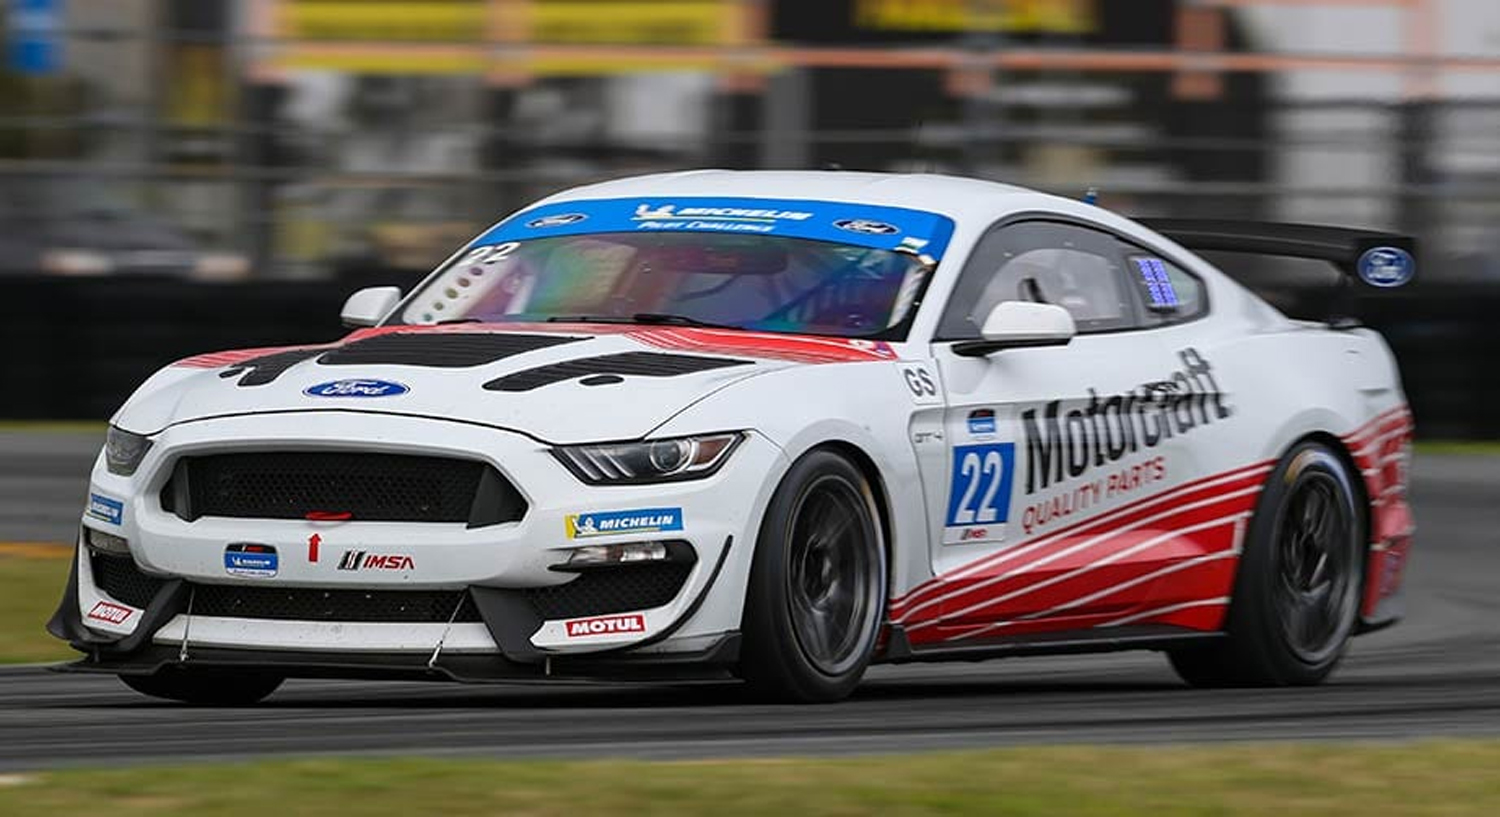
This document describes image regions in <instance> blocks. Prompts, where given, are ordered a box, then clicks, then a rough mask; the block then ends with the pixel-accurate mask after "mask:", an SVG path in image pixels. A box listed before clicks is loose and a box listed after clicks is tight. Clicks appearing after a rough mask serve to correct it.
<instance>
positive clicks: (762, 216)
mask: <svg viewBox="0 0 1500 817" xmlns="http://www.w3.org/2000/svg"><path fill="white" fill-rule="evenodd" d="M812 217H813V214H812V213H806V212H803V211H801V210H763V209H755V208H750V207H680V208H679V207H678V206H677V205H675V204H663V205H660V206H657V207H652V206H651V205H650V204H640V205H638V206H637V207H636V208H635V220H636V221H660V220H664V219H683V218H686V219H694V218H712V219H736V220H746V221H781V220H786V221H806V220H808V219H810V218H812Z"/></svg>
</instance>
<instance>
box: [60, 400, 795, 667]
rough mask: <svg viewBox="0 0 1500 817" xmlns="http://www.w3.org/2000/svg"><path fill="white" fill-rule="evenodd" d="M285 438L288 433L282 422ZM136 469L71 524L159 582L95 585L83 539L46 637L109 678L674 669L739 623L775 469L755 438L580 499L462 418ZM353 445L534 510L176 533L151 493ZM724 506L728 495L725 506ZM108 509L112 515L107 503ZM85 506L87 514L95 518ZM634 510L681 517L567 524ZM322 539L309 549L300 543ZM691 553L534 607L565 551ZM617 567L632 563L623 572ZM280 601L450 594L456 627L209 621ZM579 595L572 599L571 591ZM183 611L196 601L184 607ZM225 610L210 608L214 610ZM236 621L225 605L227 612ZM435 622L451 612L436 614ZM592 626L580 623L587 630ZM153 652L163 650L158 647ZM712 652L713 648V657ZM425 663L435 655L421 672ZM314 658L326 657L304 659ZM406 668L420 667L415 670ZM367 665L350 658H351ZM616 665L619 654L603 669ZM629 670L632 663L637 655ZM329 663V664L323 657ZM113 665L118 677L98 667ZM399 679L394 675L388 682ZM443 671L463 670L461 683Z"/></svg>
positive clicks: (332, 433)
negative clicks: (221, 466) (477, 482)
mask: <svg viewBox="0 0 1500 817" xmlns="http://www.w3.org/2000/svg"><path fill="white" fill-rule="evenodd" d="M289 427H290V428H294V429H295V435H293V436H289V435H288V434H287V430H288V428H289ZM153 442H154V444H153V447H152V449H151V451H150V453H149V454H148V456H147V458H146V460H145V461H144V462H143V463H142V465H141V468H140V469H139V471H138V472H137V475H136V476H134V477H131V478H124V477H118V476H115V475H112V474H108V473H107V472H106V471H105V470H104V469H103V468H102V467H96V468H95V473H94V478H93V482H92V484H91V487H90V493H91V495H93V496H95V497H103V498H104V499H105V500H106V507H105V513H103V514H100V513H97V512H91V513H89V514H86V515H85V516H84V520H83V524H84V526H85V528H86V529H92V530H96V531H102V532H104V533H107V534H110V535H112V536H118V537H122V538H124V539H125V540H127V541H128V542H129V546H130V549H131V554H130V556H128V557H123V558H126V559H128V560H129V562H128V565H129V567H130V568H131V569H133V570H136V571H138V572H139V573H140V574H141V575H142V576H144V577H146V578H148V579H149V580H150V581H152V582H154V584H152V585H151V588H152V589H151V590H149V591H147V593H146V595H147V596H149V600H148V599H147V598H145V597H142V596H141V594H140V593H139V592H137V594H136V597H134V598H130V599H125V598H120V597H119V595H121V594H117V595H111V593H110V592H109V589H108V587H107V586H103V585H106V584H107V583H101V582H100V581H99V577H98V576H96V575H95V573H96V565H97V563H98V560H99V559H100V558H121V557H102V556H101V555H100V554H94V553H91V552H90V551H89V549H88V547H87V544H86V543H85V542H80V547H79V551H78V556H77V559H76V560H75V564H74V568H73V569H74V576H73V578H72V580H71V581H70V586H69V594H70V596H71V598H69V599H65V600H64V603H63V605H62V607H61V608H60V609H59V611H58V615H57V616H56V617H54V620H53V622H52V626H51V629H52V630H53V632H54V634H55V635H58V636H59V637H62V638H65V639H67V640H68V641H70V642H72V643H73V645H74V646H75V647H77V648H78V649H80V650H83V651H85V652H88V653H89V654H90V655H91V658H92V665H95V666H100V667H102V666H111V667H118V666H119V665H120V661H121V660H123V659H124V657H125V656H128V655H136V654H139V655H147V654H150V655H155V654H157V653H158V652H160V650H161V649H166V650H168V651H175V652H176V653H183V652H184V645H185V660H189V661H193V660H195V656H196V657H201V656H203V655H207V654H210V652H211V651H222V650H238V651H245V652H246V653H249V652H251V651H254V652H257V653H261V654H268V653H270V654H280V653H289V654H290V655H289V660H290V662H291V663H293V664H295V663H297V662H298V660H299V659H298V656H302V657H303V658H305V659H306V661H305V662H304V663H307V664H308V666H313V665H315V664H316V665H329V662H328V661H327V660H326V659H327V657H328V656H350V655H355V656H361V655H362V656H393V655H394V656H402V658H401V660H399V661H397V662H395V664H394V665H393V666H394V667H396V668H397V669H400V668H403V667H407V666H408V665H411V666H418V667H420V668H422V672H433V671H438V672H443V671H444V670H441V669H440V668H441V667H442V666H443V664H442V661H444V660H449V659H452V660H457V659H458V657H461V656H477V657H480V659H481V662H482V661H483V660H484V658H485V657H488V658H490V659H494V658H496V657H498V658H502V659H504V661H505V662H509V663H513V664H516V665H518V666H523V667H526V668H527V670H526V671H528V672H529V671H532V670H534V669H536V668H537V667H541V668H542V670H543V671H545V669H546V667H547V666H548V665H549V664H552V665H554V666H555V665H556V664H557V661H556V659H561V658H565V657H570V656H573V657H577V656H584V655H588V656H593V658H594V659H599V658H601V657H607V656H614V657H618V656H619V655H621V654H623V653H624V652H625V651H630V652H631V653H633V654H639V655H649V656H654V657H655V658H656V659H657V660H658V661H667V662H670V661H672V660H673V659H672V658H671V656H673V655H703V654H706V653H707V652H708V651H713V650H720V649H722V648H721V646H720V645H722V644H723V643H724V642H725V640H726V638H729V637H730V636H731V635H732V634H733V633H734V632H736V631H737V630H738V627H739V616H740V611H741V610H742V608H743V587H744V580H745V577H746V575H747V574H748V567H749V565H748V563H749V559H748V557H749V553H748V548H744V547H740V548H735V547H734V546H733V543H734V542H736V541H738V542H752V541H753V539H754V537H753V533H752V530H753V526H754V525H755V522H756V520H758V519H759V518H760V515H761V511H762V509H763V507H764V504H765V503H766V502H767V501H768V500H769V491H770V486H774V484H775V477H776V475H777V474H778V473H779V472H780V471H781V470H783V469H784V467H785V462H784V457H783V455H782V454H781V451H780V449H779V448H777V447H776V446H775V445H773V444H772V443H770V442H769V441H767V440H765V439H764V438H762V437H759V436H758V435H755V434H753V433H752V434H750V435H749V437H748V439H746V440H745V442H744V443H743V444H742V445H741V446H739V448H738V450H736V452H735V453H734V455H733V457H732V458H731V460H730V462H728V463H727V464H726V466H725V467H724V468H723V469H722V470H721V471H720V472H719V473H717V474H715V475H713V476H711V477H709V478H707V479H704V480H698V481H690V482H679V483H669V484H663V485H638V486H618V487H616V486H608V487H593V486H585V485H583V484H581V483H579V482H578V481H577V480H576V479H575V478H574V477H573V476H572V475H571V474H570V473H568V472H567V471H566V469H564V468H563V467H562V466H561V465H560V464H559V463H558V462H557V461H556V460H555V459H554V458H553V457H552V456H551V454H550V453H549V452H548V449H547V447H546V446H545V445H542V444H540V443H537V442H536V441H534V440H531V439H530V438H527V437H525V436H523V435H520V434H515V433H512V432H505V431H500V430H496V429H492V428H487V427H480V426H474V425H470V424H464V423H456V422H448V421H441V420H431V419H424V418H412V417H394V416H387V415H357V414H355V413H350V412H317V413H305V414H298V415H297V416H296V419H295V423H291V422H288V418H286V417H285V416H281V417H257V416H247V417H233V418H223V419H218V420H210V421H201V422H194V423H187V424H184V425H181V426H176V427H173V428H170V429H168V430H166V431H164V432H162V433H161V434H159V435H157V436H156V437H155V438H154V440H153ZM299 449H300V450H357V451H380V452H389V453H414V454H426V455H438V456H453V457H462V458H470V459H474V458H478V459H483V460H485V461H487V462H488V463H489V464H491V465H492V466H494V467H495V468H496V469H497V470H499V471H500V472H501V473H502V474H504V475H505V476H506V477H507V478H508V479H510V480H511V481H512V483H514V485H515V486H516V487H517V488H518V489H519V490H520V491H521V492H522V494H523V495H524V496H525V498H526V500H527V502H528V505H529V509H528V512H527V514H526V516H525V518H524V519H522V520H521V521H519V522H513V523H504V524H500V525H493V526H489V527H483V528H475V529H469V528H466V527H465V526H464V525H463V524H427V523H423V524H412V523H387V522H358V521H350V522H332V523H331V522H324V521H316V522H315V521H305V520H284V519H282V520H275V519H264V520H262V519H256V520H250V519H227V518H208V517H205V518H200V519H197V520H195V521H192V522H188V521H184V520H183V519H180V518H178V517H177V516H176V515H174V514H172V513H170V512H168V511H166V510H164V509H163V508H162V506H161V501H160V498H159V497H160V492H161V489H162V486H163V485H164V484H165V483H166V481H167V479H168V478H169V476H170V474H171V471H172V466H173V464H174V462H175V460H176V459H177V458H178V457H180V456H183V455H185V454H189V453H194V454H197V453H204V452H222V451H232V450H299ZM727 497H732V498H734V499H733V501H728V502H726V501H725V498H727ZM110 502H114V503H118V510H115V511H112V510H110V508H109V507H108V503H110ZM93 504H94V503H93V502H92V501H91V507H92V506H93ZM638 508H673V509H677V512H678V514H679V515H680V519H681V522H682V524H681V530H672V531H670V532H664V533H650V534H643V533H639V532H637V533H629V532H626V533H616V534H599V535H593V536H587V537H580V536H575V535H574V527H573V526H571V525H570V524H569V523H568V519H569V517H570V516H574V515H577V514H586V513H609V512H618V511H629V510H632V509H638ZM313 536H317V537H318V539H319V548H318V550H320V551H321V552H317V553H316V554H315V551H314V550H313V549H312V548H310V546H309V543H308V542H309V539H310V538H311V537H313ZM667 538H670V539H674V540H678V541H685V542H687V543H689V545H690V546H691V548H692V551H693V553H695V554H696V561H695V562H694V563H693V564H692V565H691V568H690V570H688V572H687V575H686V578H685V579H683V580H682V582H681V587H680V590H678V591H677V592H676V593H675V595H673V596H672V598H670V600H668V601H666V602H665V603H662V604H658V605H656V606H654V607H650V608H645V609H633V610H620V609H618V604H616V605H615V606H614V607H613V608H611V609H609V610H608V611H607V612H602V613H600V614H598V615H597V616H596V615H590V614H589V612H588V610H587V609H586V604H585V606H583V607H579V606H578V605H576V604H574V605H572V606H567V605H564V607H566V608H567V609H565V610H562V612H561V613H559V609H560V608H558V607H557V605H555V604H553V605H551V606H549V605H547V604H542V603H539V602H538V598H539V594H545V593H547V592H550V591H547V590H545V589H546V588H557V587H559V586H560V585H564V584H565V583H568V582H569V581H570V580H573V579H574V574H571V573H566V572H559V571H557V570H552V569H549V568H552V567H554V566H556V565H558V564H560V563H562V562H564V561H566V558H567V556H568V553H569V552H570V551H572V550H573V549H575V548H578V547H583V546H588V545H600V544H614V543H623V542H630V541H642V540H652V539H667ZM245 542H252V543H259V544H262V545H267V546H270V547H274V548H275V549H276V551H277V553H278V556H279V564H278V565H277V569H276V571H275V575H273V576H264V575H263V576H257V577H245V576H236V575H230V574H229V573H227V572H226V567H225V550H226V547H227V546H228V545H229V544H232V543H245ZM349 551H354V552H363V553H366V554H380V555H392V556H407V557H410V561H407V562H405V563H404V565H405V566H404V567H403V568H402V569H398V570H379V571H349V570H341V569H340V563H341V561H342V562H345V563H347V560H346V559H344V554H346V553H347V552H349ZM621 569H622V570H624V569H627V568H621ZM268 589H269V590H270V591H271V594H272V595H273V596H274V594H275V593H283V594H285V595H286V596H287V597H288V598H289V599H290V598H293V597H301V598H305V597H307V596H309V595H312V596H318V595H319V594H322V595H336V594H343V595H346V596H347V595H350V594H355V595H360V594H363V595H366V596H369V597H371V598H376V597H382V598H384V597H390V598H399V597H400V594H403V593H419V594H427V595H428V596H431V595H433V594H437V593H447V594H450V595H449V597H450V598H453V599H461V600H462V608H460V607H459V606H455V607H454V610H453V612H454V614H453V615H451V616H446V617H443V616H439V617H436V618H431V619H429V620H421V621H412V620H406V621H394V622H393V621H388V620H341V619H339V618H337V617H334V618H330V617H329V616H328V615H326V614H325V615H320V616H317V617H316V618H317V620H297V619H295V618H288V617H287V616H286V615H281V614H277V615H275V616H274V617H267V618H260V617H255V616H253V615H225V614H223V611H222V609H220V611H219V613H220V614H217V615H207V614H205V613H204V611H205V610H207V609H209V607H210V605H208V604H207V603H206V601H205V600H206V599H209V598H210V597H213V598H217V597H221V596H224V595H226V594H229V595H234V594H237V593H238V594H244V595H251V594H259V596H261V597H264V596H265V595H266V594H267V592H268ZM575 595H577V594H575ZM195 599H196V600H197V604H198V606H197V607H196V612H195V608H194V603H195ZM223 606H224V605H222V604H220V605H219V607H220V608H223ZM237 609H238V608H237ZM444 609H445V610H446V608H444ZM589 625H592V626H589ZM159 648H160V649H159ZM716 654H717V653H716ZM434 655H436V656H437V659H436V660H433V656H434ZM317 656H322V657H323V658H316V657H317ZM418 659H419V660H418ZM359 660H363V659H359ZM610 660H614V658H610ZM633 660H639V659H633ZM332 664H333V665H337V664H339V662H338V661H334V662H332ZM111 671H113V670H111ZM401 671H404V670H401ZM449 674H451V675H455V676H457V675H466V676H467V675H472V674H473V673H472V672H470V671H465V672H461V673H460V672H450V673H449Z"/></svg>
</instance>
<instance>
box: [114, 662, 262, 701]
mask: <svg viewBox="0 0 1500 817" xmlns="http://www.w3.org/2000/svg"><path fill="white" fill-rule="evenodd" d="M120 680H121V681H123V682H125V686H128V687H130V688H131V689H133V690H135V691H136V692H139V693H141V694H143V695H150V696H151V697H153V698H165V699H167V700H169V701H181V702H182V703H187V704H195V705H198V706H242V705H245V704H253V703H257V702H259V701H261V700H262V699H264V698H265V697H266V696H267V695H270V694H271V693H272V692H275V691H276V688H277V687H279V686H281V683H282V681H283V680H285V679H283V678H282V677H281V676H279V675H266V674H263V673H257V672H235V671H230V670H207V669H178V668H174V667H167V668H165V669H162V670H159V671H157V672H156V674H154V675H121V676H120Z"/></svg>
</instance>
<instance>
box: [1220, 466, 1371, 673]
mask: <svg viewBox="0 0 1500 817" xmlns="http://www.w3.org/2000/svg"><path fill="white" fill-rule="evenodd" d="M1314 473H1321V474H1326V475H1329V476H1331V477H1332V478H1333V479H1334V481H1335V483H1336V484H1337V485H1338V486H1339V490H1338V492H1337V494H1338V499H1339V501H1340V502H1341V503H1343V504H1344V505H1345V509H1346V512H1347V513H1348V514H1349V519H1350V525H1351V527H1352V533H1351V534H1350V535H1351V536H1353V537H1354V538H1355V542H1354V543H1353V544H1352V545H1350V547H1352V548H1353V550H1354V553H1355V556H1354V558H1353V559H1352V560H1351V562H1350V569H1351V570H1352V571H1353V572H1354V576H1352V577H1351V582H1352V584H1351V586H1350V587H1349V589H1348V593H1349V595H1350V597H1352V599H1353V603H1352V604H1350V605H1349V608H1350V609H1349V612H1348V614H1347V616H1346V617H1345V618H1346V620H1344V621H1343V622H1341V623H1340V625H1339V631H1338V632H1337V634H1336V639H1337V641H1338V646H1337V647H1336V648H1334V649H1332V650H1331V651H1330V652H1329V654H1328V655H1326V656H1324V657H1323V658H1322V659H1321V660H1318V661H1315V662H1309V661H1308V660H1305V659H1304V658H1303V656H1301V655H1300V654H1299V652H1298V650H1296V649H1295V648H1293V647H1292V646H1291V645H1290V644H1289V643H1288V642H1287V639H1286V636H1285V633H1284V632H1283V631H1282V628H1281V623H1280V618H1279V611H1278V610H1277V609H1276V603H1277V602H1276V597H1277V596H1276V593H1277V590H1276V583H1277V582H1279V581H1280V571H1281V561H1280V558H1281V557H1280V554H1279V542H1278V541H1277V537H1278V535H1279V532H1280V530H1281V522H1282V519H1283V517H1284V515H1285V514H1286V513H1287V512H1288V508H1287V505H1288V500H1289V499H1290V497H1291V496H1292V493H1293V490H1294V489H1295V488H1296V487H1297V486H1298V485H1299V484H1301V482H1302V481H1303V480H1304V479H1306V478H1307V477H1308V476H1310V475H1312V474H1314ZM1362 496H1363V493H1362V491H1361V489H1360V487H1359V483H1357V482H1356V481H1355V479H1354V476H1353V475H1352V474H1351V473H1350V471H1349V467H1348V466H1347V465H1346V464H1345V463H1344V461H1343V460H1342V459H1341V458H1340V457H1339V456H1338V455H1337V454H1336V453H1334V452H1333V451H1332V450H1331V449H1330V448H1328V447H1327V446H1325V445H1323V444H1321V443H1317V442H1304V443H1300V444H1298V445H1297V446H1295V447H1294V448H1292V449H1291V450H1290V451H1288V452H1287V454H1286V455H1285V456H1284V457H1282V459H1281V461H1280V462H1279V463H1278V464H1277V466H1276V469H1275V470H1273V471H1272V472H1271V475H1270V477H1269V478H1268V480H1267V482H1266V486H1265V489H1264V490H1263V491H1262V492H1261V496H1260V500H1259V502H1258V503H1257V505H1256V509H1255V515H1254V517H1253V518H1252V520H1251V524H1250V528H1249V530H1248V532H1247V536H1246V538H1245V547H1244V553H1243V554H1242V555H1241V561H1240V565H1239V570H1238V575H1237V576H1236V580H1235V588H1234V597H1233V601H1232V602H1231V606H1230V611H1229V624H1228V631H1229V636H1230V639H1231V644H1232V647H1233V650H1234V652H1235V653H1237V654H1238V655H1237V657H1238V659H1239V660H1240V661H1242V662H1245V663H1246V664H1247V666H1246V667H1245V669H1246V670H1247V674H1248V675H1251V676H1257V675H1258V676H1261V680H1262V681H1263V682H1265V683H1270V684H1276V685H1282V684H1313V683H1317V682H1319V681H1321V680H1323V678H1325V677H1326V676H1327V675H1328V674H1329V673H1330V672H1332V671H1333V668H1334V667H1335V666H1336V665H1337V664H1338V662H1339V660H1340V658H1342V656H1343V654H1344V652H1345V650H1346V649H1347V647H1348V642H1349V638H1350V636H1351V635H1352V634H1353V631H1354V627H1355V625H1356V624H1357V622H1358V617H1359V603H1360V599H1361V598H1362V596H1363V590H1364V572H1365V570H1364V567H1365V560H1366V558H1367V551H1368V547H1367V546H1366V536H1365V521H1364V514H1363V513H1362V512H1361V510H1360V504H1359V503H1360V502H1361V501H1362Z"/></svg>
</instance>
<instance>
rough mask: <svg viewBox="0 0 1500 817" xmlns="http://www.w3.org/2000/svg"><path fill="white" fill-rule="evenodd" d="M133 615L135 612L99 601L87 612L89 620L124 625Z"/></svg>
mask: <svg viewBox="0 0 1500 817" xmlns="http://www.w3.org/2000/svg"><path fill="white" fill-rule="evenodd" d="M133 615H135V611H134V610H132V609H130V608H129V607H121V606H120V605H118V604H110V603H109V602H107V601H101V602H99V603H98V604H95V605H94V606H93V608H92V609H90V610H89V618H91V619H94V620H95V621H105V622H109V623H110V624H124V623H125V622H126V621H128V620H130V617H131V616H133Z"/></svg>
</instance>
